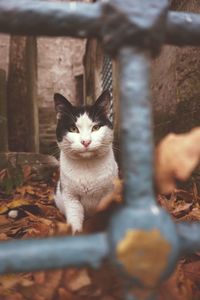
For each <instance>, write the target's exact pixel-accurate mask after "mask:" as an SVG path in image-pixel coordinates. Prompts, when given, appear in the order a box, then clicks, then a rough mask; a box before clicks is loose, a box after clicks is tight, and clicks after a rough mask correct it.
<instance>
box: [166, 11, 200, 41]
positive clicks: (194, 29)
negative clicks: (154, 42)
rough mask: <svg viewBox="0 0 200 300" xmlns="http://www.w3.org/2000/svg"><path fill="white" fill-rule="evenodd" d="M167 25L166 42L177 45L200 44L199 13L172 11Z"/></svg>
mask: <svg viewBox="0 0 200 300" xmlns="http://www.w3.org/2000/svg"><path fill="white" fill-rule="evenodd" d="M166 26H167V27H166V37H165V42H166V43H168V44H171V45H176V46H186V45H188V46H189V45H190V46H198V45H200V15H199V14H193V13H183V12H174V11H171V12H170V13H169V14H168V18H167V24H166Z"/></svg>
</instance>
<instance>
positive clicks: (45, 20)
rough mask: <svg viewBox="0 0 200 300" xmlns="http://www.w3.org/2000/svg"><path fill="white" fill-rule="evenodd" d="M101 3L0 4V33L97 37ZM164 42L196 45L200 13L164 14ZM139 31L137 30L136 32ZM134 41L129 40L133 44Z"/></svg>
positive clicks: (27, 0) (23, 0)
mask: <svg viewBox="0 0 200 300" xmlns="http://www.w3.org/2000/svg"><path fill="white" fill-rule="evenodd" d="M102 6H103V3H94V4H91V3H79V2H78V3H77V2H69V3H59V2H55V3H54V2H50V3H49V2H46V1H35V0H9V1H0V32H2V33H11V34H19V35H38V36H72V37H80V38H83V37H100V36H101V35H102V33H101V31H102ZM166 26H167V27H166V37H165V41H166V43H168V44H172V45H179V46H183V45H200V14H193V13H183V12H174V11H171V12H169V13H168V17H167V25H166ZM138 30H139V29H138ZM135 43H136V41H133V44H135Z"/></svg>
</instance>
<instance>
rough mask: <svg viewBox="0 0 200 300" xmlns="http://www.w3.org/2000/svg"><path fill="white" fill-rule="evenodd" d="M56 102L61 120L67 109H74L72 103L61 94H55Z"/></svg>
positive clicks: (56, 108)
mask: <svg viewBox="0 0 200 300" xmlns="http://www.w3.org/2000/svg"><path fill="white" fill-rule="evenodd" d="M54 104H55V110H56V113H57V115H56V118H57V120H59V119H60V118H61V116H62V114H63V113H64V112H66V111H70V110H71V109H72V104H71V103H70V102H69V101H68V100H67V99H66V98H65V97H64V96H63V95H61V94H59V93H56V94H54Z"/></svg>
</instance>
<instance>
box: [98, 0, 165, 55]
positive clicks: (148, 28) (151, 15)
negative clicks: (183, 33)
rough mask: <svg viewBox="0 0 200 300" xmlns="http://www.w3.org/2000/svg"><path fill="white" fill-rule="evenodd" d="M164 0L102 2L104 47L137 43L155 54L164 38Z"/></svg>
mask: <svg viewBox="0 0 200 300" xmlns="http://www.w3.org/2000/svg"><path fill="white" fill-rule="evenodd" d="M167 12H168V1H167V0H149V1H146V0H135V1H134V3H133V1H132V0H123V1H121V0H110V1H103V3H102V39H103V42H104V45H105V48H106V50H107V51H108V52H109V53H111V54H116V52H117V51H118V49H119V48H121V47H125V46H138V47H141V48H142V49H144V48H146V49H147V48H148V49H151V51H152V54H153V55H156V54H157V53H158V52H159V50H160V48H161V45H162V43H163V41H164V36H165V27H166V26H165V25H166V20H167Z"/></svg>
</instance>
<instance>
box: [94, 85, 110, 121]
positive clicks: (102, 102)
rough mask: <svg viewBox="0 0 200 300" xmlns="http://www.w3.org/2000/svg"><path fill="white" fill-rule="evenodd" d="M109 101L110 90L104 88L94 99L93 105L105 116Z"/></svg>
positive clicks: (108, 108)
mask: <svg viewBox="0 0 200 300" xmlns="http://www.w3.org/2000/svg"><path fill="white" fill-rule="evenodd" d="M110 102H111V95H110V92H109V90H105V91H103V93H102V94H101V95H100V96H99V98H98V99H97V100H96V102H95V104H94V105H95V107H96V108H99V109H101V110H102V111H103V113H104V114H105V115H106V116H107V115H108V114H109V112H110Z"/></svg>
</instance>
